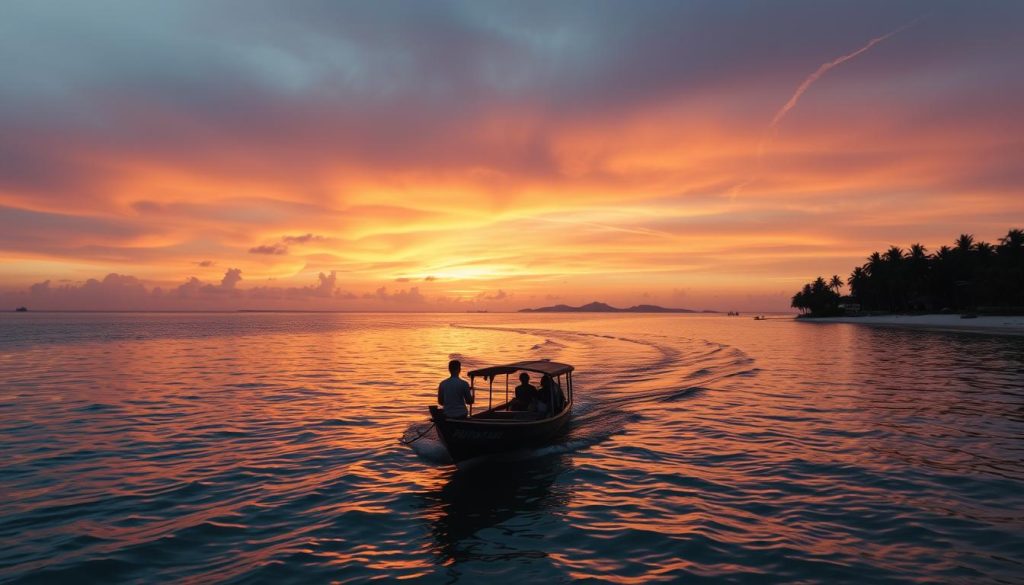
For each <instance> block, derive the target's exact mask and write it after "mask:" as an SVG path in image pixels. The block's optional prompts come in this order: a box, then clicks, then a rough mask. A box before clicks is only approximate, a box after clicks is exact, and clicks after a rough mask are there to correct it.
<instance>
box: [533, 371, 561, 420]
mask: <svg viewBox="0 0 1024 585" xmlns="http://www.w3.org/2000/svg"><path fill="white" fill-rule="evenodd" d="M537 404H538V406H537V408H536V410H537V411H538V412H541V413H544V414H557V413H559V412H561V411H562V409H563V408H564V407H565V394H564V393H563V392H562V387H561V386H559V385H558V383H557V382H555V379H554V378H552V377H551V376H549V375H547V374H544V376H542V377H541V379H540V390H539V391H538V392H537Z"/></svg>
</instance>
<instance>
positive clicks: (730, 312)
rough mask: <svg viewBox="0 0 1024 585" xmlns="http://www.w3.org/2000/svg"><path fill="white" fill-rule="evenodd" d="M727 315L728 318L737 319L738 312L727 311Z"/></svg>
mask: <svg viewBox="0 0 1024 585" xmlns="http://www.w3.org/2000/svg"><path fill="white" fill-rule="evenodd" d="M727 315H728V316H729V317H739V316H740V312H739V311H729V312H728V313H727Z"/></svg>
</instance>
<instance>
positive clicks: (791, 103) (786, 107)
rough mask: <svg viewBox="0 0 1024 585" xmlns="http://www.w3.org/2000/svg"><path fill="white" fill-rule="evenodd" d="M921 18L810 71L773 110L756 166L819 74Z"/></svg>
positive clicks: (736, 191) (737, 189) (735, 191)
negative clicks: (783, 102)
mask: <svg viewBox="0 0 1024 585" xmlns="http://www.w3.org/2000/svg"><path fill="white" fill-rule="evenodd" d="M923 18H925V16H919V17H917V18H915V19H914V20H911V21H910V22H908V23H907V24H904V25H903V26H901V27H899V28H897V29H895V30H893V31H890V32H888V33H886V34H884V35H882V36H880V37H875V38H873V39H871V40H870V41H868V42H867V43H865V44H864V46H862V47H860V48H859V49H857V50H856V51H853V52H851V53H847V54H845V55H842V56H840V57H837V58H835V59H833V60H831V61H828V62H827V63H823V64H822V65H821V66H820V67H818V68H817V69H816V70H815V71H814V73H811V74H810V75H808V76H807V78H806V79H804V80H803V82H802V83H801V84H800V85H799V86H797V88H796V91H794V92H793V95H792V96H790V98H789V100H788V101H787V102H786V103H785V104H783V106H782V107H781V108H779V111H778V112H775V116H774V117H773V118H772V121H771V123H770V124H768V128H767V129H766V131H765V133H764V135H763V136H762V137H761V141H760V142H759V143H758V144H757V165H758V166H760V165H761V159H762V157H763V156H764V149H765V146H766V145H767V144H768V141H769V140H770V139H771V138H772V137H773V136H774V135H775V133H776V132H777V131H778V128H779V124H780V123H781V122H782V119H783V118H785V117H786V114H788V113H789V111H790V110H792V109H793V108H794V107H796V104H797V102H798V101H800V97H801V96H803V95H804V93H806V92H807V90H808V89H810V88H811V86H812V85H814V82H815V81H818V80H819V79H821V76H822V75H825V74H826V73H828V72H829V71H830V70H832V69H834V68H836V67H838V66H840V65H842V64H843V63H846V62H847V61H849V60H851V59H855V58H857V57H859V56H860V55H863V54H864V53H866V52H868V51H870V50H871V48H872V47H874V46H875V45H877V44H878V43H881V42H882V41H884V40H886V39H888V38H890V37H893V36H895V35H898V34H899V33H901V32H903V31H905V30H907V29H908V28H910V27H912V26H914V25H915V24H917V23H918V22H920V21H921V19H923ZM755 178H756V176H755V177H751V178H749V179H747V180H746V181H743V182H742V183H740V184H739V185H736V186H735V187H733V188H732V189H731V190H730V195H731V196H732V197H733V198H735V197H736V195H738V194H739V192H740V191H741V190H743V188H744V187H746V186H747V185H749V184H750V183H752V182H753V181H754V179H755Z"/></svg>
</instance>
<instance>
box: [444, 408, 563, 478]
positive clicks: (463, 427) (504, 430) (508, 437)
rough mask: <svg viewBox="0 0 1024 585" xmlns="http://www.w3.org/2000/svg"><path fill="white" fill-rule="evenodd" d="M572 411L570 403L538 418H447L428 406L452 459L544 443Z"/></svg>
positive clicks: (547, 441)
mask: <svg viewBox="0 0 1024 585" xmlns="http://www.w3.org/2000/svg"><path fill="white" fill-rule="evenodd" d="M571 412H572V404H571V403H570V404H568V405H566V407H565V409H564V410H562V412H560V413H559V414H558V416H554V417H551V418H545V419H540V420H493V419H476V418H468V419H449V418H446V417H445V416H444V411H442V410H441V409H439V408H437V407H436V406H431V407H430V417H431V419H432V420H433V421H434V424H435V425H436V427H437V434H438V435H439V436H440V437H441V441H442V442H444V445H445V447H447V448H448V453H449V454H450V455H451V458H452V461H454V462H455V463H460V462H462V461H466V460H469V459H474V458H476V457H481V456H484V455H491V454H494V453H503V452H508V451H517V450H520V449H527V448H531V447H541V446H544V445H546V444H548V443H550V442H551V439H553V438H554V437H555V436H556V435H557V434H558V433H559V432H560V431H561V430H562V428H563V427H564V426H565V424H566V423H567V422H568V421H569V416H570V414H571Z"/></svg>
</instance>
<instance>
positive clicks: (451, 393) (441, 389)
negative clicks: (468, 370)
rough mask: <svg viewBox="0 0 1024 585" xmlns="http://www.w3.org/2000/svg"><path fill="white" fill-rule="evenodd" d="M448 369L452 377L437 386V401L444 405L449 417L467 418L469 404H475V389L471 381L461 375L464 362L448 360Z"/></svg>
mask: <svg viewBox="0 0 1024 585" xmlns="http://www.w3.org/2000/svg"><path fill="white" fill-rule="evenodd" d="M448 371H449V372H450V373H451V377H449V378H448V379H446V380H445V381H444V382H441V384H439V385H438V387H437V403H438V404H439V405H441V406H442V407H444V415H445V416H446V417H448V418H466V417H467V416H469V410H467V408H466V405H467V404H473V390H472V389H471V388H470V387H469V383H468V382H466V381H465V380H463V379H462V378H460V377H459V372H461V371H462V362H460V361H459V360H452V361H450V362H448Z"/></svg>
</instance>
